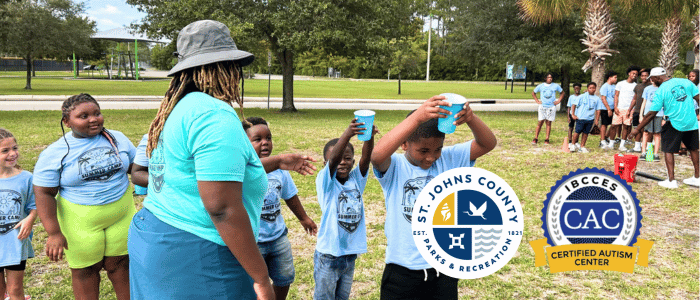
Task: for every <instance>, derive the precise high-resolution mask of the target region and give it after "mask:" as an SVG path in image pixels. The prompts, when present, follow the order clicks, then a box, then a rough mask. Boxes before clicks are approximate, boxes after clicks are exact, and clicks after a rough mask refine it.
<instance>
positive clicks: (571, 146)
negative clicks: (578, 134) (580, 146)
mask: <svg viewBox="0 0 700 300" xmlns="http://www.w3.org/2000/svg"><path fill="white" fill-rule="evenodd" d="M569 151H570V152H576V146H574V144H569Z"/></svg>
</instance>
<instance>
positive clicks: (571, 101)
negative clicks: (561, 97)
mask: <svg viewBox="0 0 700 300" xmlns="http://www.w3.org/2000/svg"><path fill="white" fill-rule="evenodd" d="M579 96H580V95H579ZM576 98H578V96H576V95H570V96H569V101H566V107H571V103H573V102H574V99H576Z"/></svg>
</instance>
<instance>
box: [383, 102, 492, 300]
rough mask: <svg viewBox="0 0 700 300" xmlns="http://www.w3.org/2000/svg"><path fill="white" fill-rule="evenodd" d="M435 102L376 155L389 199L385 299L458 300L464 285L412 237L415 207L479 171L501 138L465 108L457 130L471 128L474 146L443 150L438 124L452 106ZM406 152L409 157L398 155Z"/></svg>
mask: <svg viewBox="0 0 700 300" xmlns="http://www.w3.org/2000/svg"><path fill="white" fill-rule="evenodd" d="M444 99H445V97H444V96H434V97H432V98H430V99H429V100H428V101H426V102H425V103H423V104H422V105H421V106H420V107H419V108H418V109H417V110H415V111H413V112H412V113H410V114H409V115H408V116H407V117H406V119H404V120H403V121H402V122H401V123H400V124H399V125H397V126H396V127H394V129H392V130H391V131H389V132H388V133H387V134H385V135H384V136H383V137H382V138H381V139H380V140H379V142H378V143H377V147H376V148H375V149H374V151H373V152H372V165H373V167H374V175H375V176H376V177H377V179H378V180H379V183H380V184H381V186H382V190H383V191H384V197H385V199H386V221H385V225H384V230H385V233H386V238H387V247H386V267H385V268H384V274H383V275H382V283H381V296H380V297H381V299H457V283H458V280H457V279H455V278H452V277H449V276H447V275H444V274H443V275H442V276H441V275H440V274H438V273H437V271H436V270H435V269H433V268H432V267H431V266H430V264H428V262H427V261H426V260H425V259H423V257H422V256H421V254H420V252H418V248H417V247H416V244H415V242H414V240H413V235H412V231H411V222H412V212H413V204H414V203H415V201H416V198H417V197H418V195H419V194H420V192H421V190H422V189H423V187H425V185H426V184H427V183H428V182H429V181H430V180H431V179H433V178H434V177H435V176H437V175H439V174H440V173H442V172H445V171H447V170H450V169H454V168H460V167H473V166H474V163H475V160H476V159H477V158H479V157H481V156H482V155H484V154H486V153H488V152H489V151H491V150H492V149H493V148H494V147H496V137H495V136H494V135H493V132H491V129H489V127H488V126H486V124H484V122H483V121H481V119H479V118H478V117H477V116H476V115H474V113H473V112H472V110H471V108H469V104H468V103H467V104H465V105H464V107H463V109H462V111H460V112H458V113H457V114H456V115H455V120H456V121H455V123H454V124H455V125H461V124H464V123H466V124H467V126H469V128H470V129H471V130H472V133H473V134H474V140H471V141H467V142H464V143H461V144H457V145H454V146H450V147H446V148H444V149H443V144H444V142H445V134H444V133H442V132H440V131H439V130H438V120H437V119H438V118H446V117H447V115H449V114H450V112H449V111H447V110H445V109H442V108H440V107H439V106H440V105H443V106H450V103H448V102H445V101H443V100H444ZM399 147H401V148H402V149H403V150H404V151H405V153H404V154H398V153H394V152H395V151H396V150H397V149H398V148H399Z"/></svg>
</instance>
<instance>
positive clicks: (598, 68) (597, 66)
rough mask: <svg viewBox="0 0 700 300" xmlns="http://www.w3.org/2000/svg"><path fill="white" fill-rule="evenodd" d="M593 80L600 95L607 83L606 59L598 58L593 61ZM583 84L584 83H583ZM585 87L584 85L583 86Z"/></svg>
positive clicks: (596, 92)
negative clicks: (604, 84)
mask: <svg viewBox="0 0 700 300" xmlns="http://www.w3.org/2000/svg"><path fill="white" fill-rule="evenodd" d="M591 81H593V82H595V83H596V85H598V86H597V89H596V91H595V94H596V95H598V96H600V88H601V87H602V86H603V83H605V61H604V60H600V59H596V60H594V61H593V67H592V68H591ZM581 85H583V84H581ZM581 88H583V87H581Z"/></svg>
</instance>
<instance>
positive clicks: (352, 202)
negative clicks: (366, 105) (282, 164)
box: [314, 119, 378, 300]
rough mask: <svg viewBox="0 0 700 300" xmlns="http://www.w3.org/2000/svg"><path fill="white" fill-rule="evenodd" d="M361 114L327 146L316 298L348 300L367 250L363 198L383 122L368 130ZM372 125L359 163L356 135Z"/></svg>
mask: <svg viewBox="0 0 700 300" xmlns="http://www.w3.org/2000/svg"><path fill="white" fill-rule="evenodd" d="M363 124H364V123H357V119H353V120H352V121H351V122H350V125H349V126H348V128H346V129H345V131H344V132H343V134H342V135H341V136H340V138H335V139H332V140H330V141H328V143H326V145H325V146H324V147H323V159H324V161H325V167H324V168H323V169H322V170H321V171H320V172H319V173H318V175H317V176H316V194H317V195H318V203H319V205H320V206H321V230H320V231H319V234H318V241H317V242H316V251H315V252H314V282H315V287H314V299H315V300H327V299H336V300H342V299H348V298H349V297H350V291H351V288H352V281H353V276H354V273H355V260H356V259H357V255H358V254H362V253H366V252H367V228H366V226H365V205H364V201H363V200H362V199H363V198H362V194H363V193H364V190H365V186H366V184H367V178H368V175H369V163H370V156H371V155H372V149H373V148H374V136H375V134H377V132H378V131H377V127H376V126H374V127H373V128H372V129H369V128H368V129H364V128H363V127H361V126H362V125H363ZM364 130H372V136H371V138H370V139H369V140H368V141H366V142H364V143H363V145H362V156H361V157H360V163H359V164H358V166H357V167H354V168H353V166H354V165H355V158H354V157H355V149H354V147H353V146H352V144H350V138H352V137H353V136H355V135H358V134H362V133H363V132H364Z"/></svg>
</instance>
